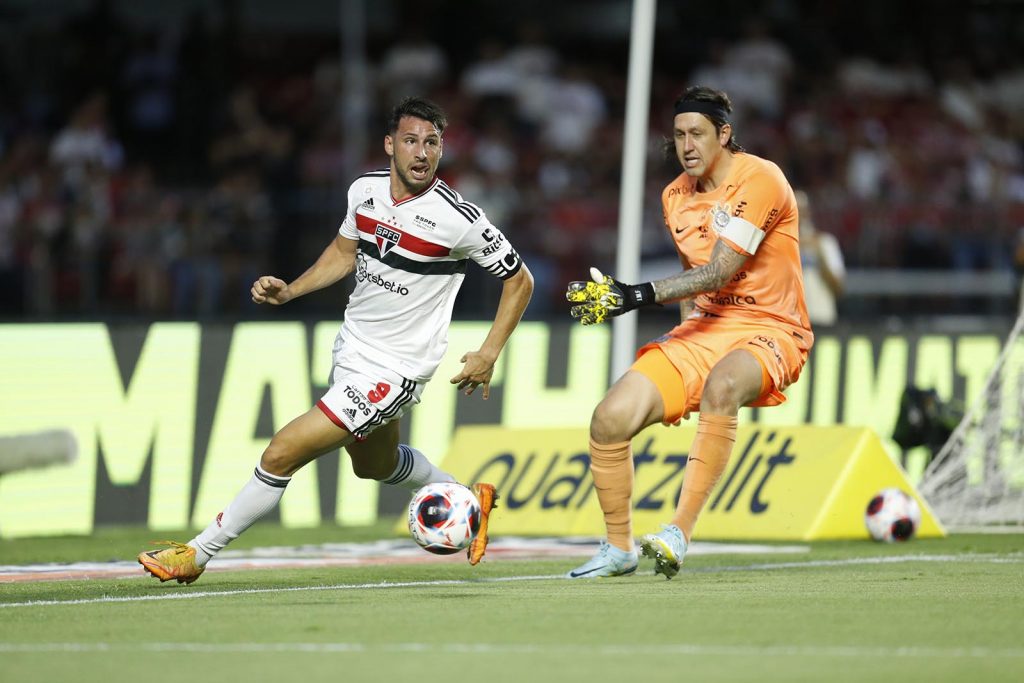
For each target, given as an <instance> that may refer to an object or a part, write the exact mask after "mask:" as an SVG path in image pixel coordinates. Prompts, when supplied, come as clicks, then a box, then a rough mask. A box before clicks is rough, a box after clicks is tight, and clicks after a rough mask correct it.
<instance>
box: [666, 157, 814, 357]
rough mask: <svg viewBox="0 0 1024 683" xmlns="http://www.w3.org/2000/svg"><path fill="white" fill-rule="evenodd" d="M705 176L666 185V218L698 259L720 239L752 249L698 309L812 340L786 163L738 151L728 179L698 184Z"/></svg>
mask: <svg viewBox="0 0 1024 683" xmlns="http://www.w3.org/2000/svg"><path fill="white" fill-rule="evenodd" d="M696 184H697V181H696V179H694V178H690V177H689V176H688V175H686V174H685V173H682V174H680V175H679V176H678V177H677V178H676V179H675V180H674V181H672V182H671V183H670V184H669V185H668V186H667V187H666V188H665V190H664V192H663V193H662V206H663V208H664V211H665V225H666V227H667V228H668V231H669V235H670V236H671V237H672V239H673V240H674V241H675V244H676V249H677V250H678V251H679V253H680V255H681V256H683V257H685V260H686V262H688V263H689V264H690V266H694V267H695V266H702V265H704V264H706V263H707V262H708V261H709V260H710V258H711V252H712V250H713V248H714V245H715V243H716V242H717V241H718V240H724V241H725V242H726V243H727V244H728V245H729V246H730V247H731V248H732V249H734V250H735V251H737V252H739V253H741V254H746V255H748V256H749V258H748V259H747V261H746V263H744V264H743V267H742V268H741V269H740V270H739V272H737V273H736V274H735V275H734V276H733V278H732V279H731V281H730V282H728V283H727V284H726V285H725V286H724V287H722V288H721V289H719V290H718V291H715V292H706V293H704V294H700V295H698V296H697V297H695V298H694V303H695V304H696V310H695V311H694V315H702V314H709V315H713V316H719V317H723V318H745V319H748V320H759V321H771V320H774V321H776V322H777V323H781V324H782V325H784V326H785V327H787V328H788V329H790V330H792V331H795V332H798V333H802V334H799V336H798V338H801V339H806V340H807V342H806V343H807V346H808V347H809V345H810V340H811V339H813V337H812V336H811V326H810V322H809V321H808V317H807V307H806V305H805V304H804V288H803V275H802V272H801V268H800V242H799V216H798V214H797V208H796V199H795V197H794V195H793V190H792V188H790V186H789V183H788V182H787V181H786V177H785V176H784V175H783V174H782V171H781V170H779V167H778V166H776V165H775V164H773V163H772V162H770V161H767V160H766V159H761V158H760V157H756V156H754V155H752V154H746V153H738V154H736V155H735V157H734V158H733V162H732V167H731V168H730V169H729V174H728V176H727V177H726V179H725V180H724V181H723V182H722V183H721V184H720V185H719V186H718V187H716V188H715V189H714V190H711V191H709V192H698V191H697V190H696Z"/></svg>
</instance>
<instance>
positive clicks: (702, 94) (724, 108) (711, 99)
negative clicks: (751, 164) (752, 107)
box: [673, 85, 746, 152]
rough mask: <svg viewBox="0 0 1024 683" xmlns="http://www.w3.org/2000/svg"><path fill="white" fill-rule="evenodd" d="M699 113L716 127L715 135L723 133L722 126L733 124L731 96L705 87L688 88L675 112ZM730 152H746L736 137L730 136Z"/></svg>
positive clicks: (727, 147)
mask: <svg viewBox="0 0 1024 683" xmlns="http://www.w3.org/2000/svg"><path fill="white" fill-rule="evenodd" d="M680 110H682V111H698V112H699V113H700V114H702V115H703V116H705V117H706V118H707V119H708V120H709V121H711V123H713V124H714V125H715V133H721V132H722V126H724V125H725V124H727V123H729V124H730V125H732V124H731V122H730V121H729V114H731V113H732V102H731V101H730V100H729V96H728V95H726V94H725V93H724V92H722V91H721V90H715V89H714V88H709V87H707V86H705V85H692V86H690V87H689V88H687V89H686V90H685V91H684V92H683V94H682V95H680V96H679V99H677V100H676V102H675V105H674V106H673V111H675V112H676V113H679V112H680ZM725 147H726V149H728V150H729V151H730V152H745V151H746V150H745V149H743V147H742V146H741V145H740V144H739V143H738V142H736V135H735V134H733V135H730V136H729V142H727V143H726V144H725Z"/></svg>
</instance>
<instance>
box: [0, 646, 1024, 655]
mask: <svg viewBox="0 0 1024 683" xmlns="http://www.w3.org/2000/svg"><path fill="white" fill-rule="evenodd" d="M88 652H102V653H109V652H148V653H154V652H179V653H180V652H184V653H213V654H231V653H246V654H248V653H256V652H263V653H290V652H297V653H303V654H305V653H313V654H349V653H356V654H360V653H376V654H383V653H405V652H415V653H420V652H429V653H431V654H437V653H439V652H440V653H446V654H455V655H467V654H483V655H491V654H522V655H543V654H548V655H576V656H595V655H605V656H608V655H611V656H623V655H625V656H631V655H632V656H637V655H647V656H651V655H666V656H674V655H705V656H724V657H733V656H741V657H800V658H806V657H851V658H867V657H874V658H879V659H882V658H886V659H889V658H919V659H936V658H945V659H996V658H999V659H1024V649H1021V648H992V647H951V648H941V647H929V646H923V647H922V646H914V645H905V646H876V645H761V646H758V645H724V644H703V643H676V644H670V645H641V644H636V645H631V644H619V645H607V644H601V645H576V644H557V645H556V644H532V643H521V644H520V643H379V644H373V643H0V653H19V654H44V653H45V654H50V653H73V654H78V653H88Z"/></svg>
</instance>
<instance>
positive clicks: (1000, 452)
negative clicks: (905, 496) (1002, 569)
mask: <svg viewBox="0 0 1024 683" xmlns="http://www.w3.org/2000/svg"><path fill="white" fill-rule="evenodd" d="M1022 329H1024V313H1022V314H1021V315H1020V316H1019V317H1018V318H1017V322H1016V324H1015V325H1014V326H1013V329H1012V330H1011V331H1010V334H1009V337H1008V338H1007V340H1006V344H1005V345H1004V346H1003V349H1002V352H1001V353H1000V354H999V358H998V359H997V360H996V363H995V367H993V368H992V372H991V374H990V375H989V377H988V379H987V380H986V381H985V385H984V389H983V390H982V392H981V396H979V397H977V398H975V399H972V397H968V400H971V401H972V402H971V403H970V404H969V408H968V410H967V411H966V413H965V414H964V417H963V419H962V420H961V421H960V424H958V425H957V427H956V429H955V430H953V433H952V435H951V436H950V437H949V440H948V441H946V443H945V444H944V445H943V446H942V448H941V449H940V450H939V452H938V453H937V454H936V456H935V458H934V459H933V460H932V461H931V463H929V465H928V467H927V468H926V469H925V472H924V475H923V476H922V478H921V483H920V485H919V486H918V490H919V491H920V492H921V494H922V495H923V496H924V497H925V498H926V499H927V500H928V504H929V505H931V507H932V509H933V510H934V511H935V513H936V514H937V515H938V516H939V519H940V520H942V522H943V524H945V525H946V526H948V527H953V528H956V527H960V528H963V527H977V526H984V527H998V526H1017V527H1019V526H1020V525H1024V339H1022V338H1021V330H1022Z"/></svg>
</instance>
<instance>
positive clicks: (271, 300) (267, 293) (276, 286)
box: [250, 275, 292, 305]
mask: <svg viewBox="0 0 1024 683" xmlns="http://www.w3.org/2000/svg"><path fill="white" fill-rule="evenodd" d="M250 293H251V294H252V300H253V301H255V302H256V303H258V304H274V305H280V304H283V303H285V302H286V301H288V300H289V299H291V298H292V297H291V293H290V292H289V291H288V283H287V282H285V281H284V280H282V279H280V278H276V277H274V276H273V275H262V276H260V277H259V278H258V279H257V280H256V282H254V283H252V289H251V290H250Z"/></svg>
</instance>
